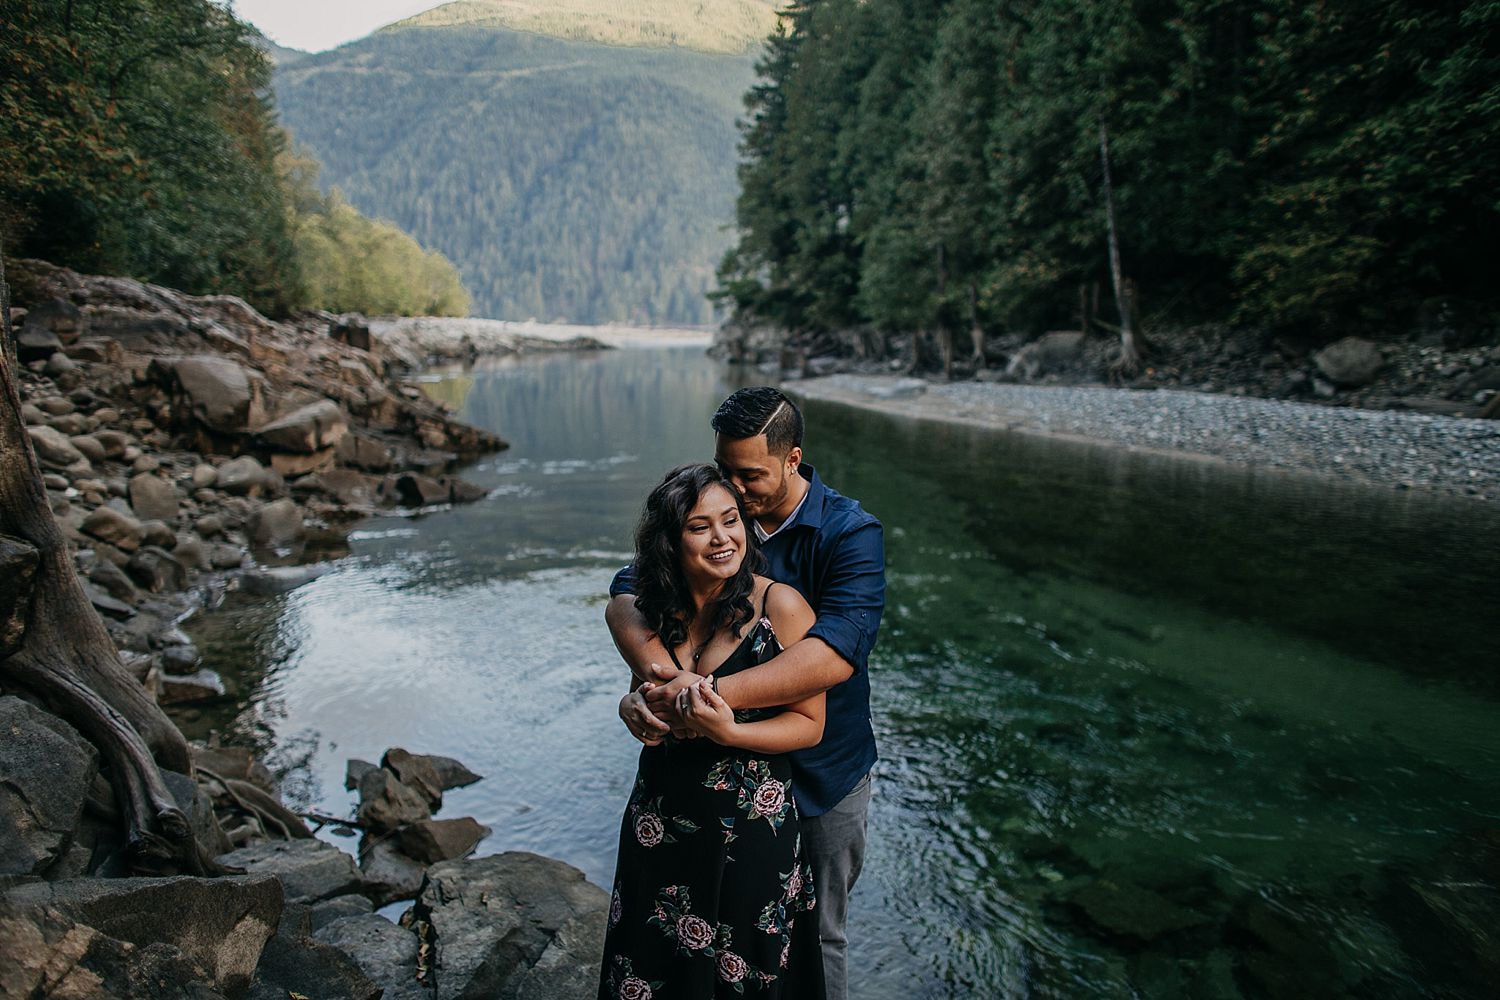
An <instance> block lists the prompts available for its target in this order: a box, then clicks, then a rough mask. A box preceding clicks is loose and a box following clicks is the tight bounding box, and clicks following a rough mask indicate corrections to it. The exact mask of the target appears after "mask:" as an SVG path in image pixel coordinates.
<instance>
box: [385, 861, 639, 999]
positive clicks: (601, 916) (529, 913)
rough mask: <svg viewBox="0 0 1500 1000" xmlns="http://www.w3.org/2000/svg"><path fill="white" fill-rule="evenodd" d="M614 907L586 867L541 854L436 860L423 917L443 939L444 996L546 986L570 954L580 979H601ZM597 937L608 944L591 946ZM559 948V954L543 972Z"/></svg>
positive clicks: (506, 993) (440, 972) (440, 988)
mask: <svg viewBox="0 0 1500 1000" xmlns="http://www.w3.org/2000/svg"><path fill="white" fill-rule="evenodd" d="M608 906H609V896H608V894H607V893H605V891H604V890H603V889H600V888H599V887H598V886H595V885H591V884H589V883H588V882H587V881H585V880H584V877H583V873H582V872H580V871H579V870H578V869H576V868H573V867H572V866H570V865H566V864H563V863H562V862H561V861H554V860H552V859H551V858H544V857H540V856H539V855H535V854H527V853H522V852H510V853H506V854H501V855H497V856H494V857H488V858H477V859H472V860H467V861H445V862H443V863H442V864H440V865H434V866H433V867H431V868H429V869H428V871H427V884H426V885H425V886H424V887H423V889H422V894H421V896H420V897H419V898H418V900H417V905H416V913H415V916H416V918H417V919H420V920H426V921H427V922H428V923H429V924H431V926H432V928H433V931H434V932H435V934H436V936H437V940H438V942H439V951H438V959H437V996H438V998H439V1000H449V998H459V997H480V996H484V997H517V996H519V995H520V993H519V990H520V989H521V987H522V985H523V984H525V983H528V982H533V983H535V986H536V987H537V988H540V987H541V986H543V985H545V982H546V980H547V977H548V974H549V973H551V972H554V971H555V970H556V969H557V967H558V966H559V965H560V964H562V963H563V962H564V959H563V958H562V955H563V954H564V953H566V954H569V955H570V956H571V957H570V959H568V960H570V961H576V963H577V965H578V967H579V968H578V970H577V975H578V976H579V977H580V980H579V981H581V982H583V983H597V982H598V976H599V956H600V954H602V950H603V949H602V935H603V927H604V920H605V913H606V910H607V909H608ZM593 925H597V931H593V930H591V928H592V926H593ZM565 928H567V931H566V932H565V931H564V929H565ZM594 940H598V941H599V943H600V947H599V948H597V949H593V950H586V949H587V948H588V946H589V945H590V944H591V943H592V941H594ZM554 946H557V947H558V948H559V952H557V953H554V954H553V955H552V956H551V957H550V958H548V960H547V962H546V963H545V965H543V968H542V969H540V970H537V966H538V965H539V964H542V959H543V957H544V956H546V955H547V954H548V952H549V950H550V949H552V948H553V947H554ZM575 948H576V949H578V950H579V951H580V952H582V953H580V954H573V949H575ZM533 973H536V975H535V976H533ZM588 992H589V991H588V989H585V993H584V995H587V993H588ZM539 995H545V994H539ZM575 995H576V994H575Z"/></svg>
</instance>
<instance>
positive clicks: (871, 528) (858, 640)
mask: <svg viewBox="0 0 1500 1000" xmlns="http://www.w3.org/2000/svg"><path fill="white" fill-rule="evenodd" d="M813 610H814V611H815V612H817V615H818V620H817V621H816V622H815V623H814V624H813V627H812V628H811V629H810V630H809V631H808V633H807V634H808V635H810V636H817V637H818V638H819V639H822V640H823V641H824V642H826V643H828V645H829V646H831V647H832V648H833V651H834V652H836V653H838V654H839V655H840V656H842V657H843V658H844V659H845V660H847V661H848V662H849V665H850V666H851V667H853V668H854V672H855V673H859V672H860V671H862V670H864V669H865V666H866V661H867V660H868V659H869V656H870V650H871V649H873V648H874V647H875V633H876V632H878V631H879V630H880V615H881V612H882V611H884V610H885V532H884V530H883V529H882V528H881V526H880V522H879V521H876V520H873V519H872V520H870V521H867V522H865V523H864V524H861V525H859V526H858V527H856V528H854V529H853V530H852V531H850V532H849V533H848V534H846V535H844V536H842V537H841V538H839V540H838V542H837V544H836V546H835V548H834V551H833V553H832V554H831V556H830V558H829V568H828V580H827V583H826V584H825V585H824V586H823V593H822V597H821V599H820V600H819V601H818V604H817V606H816V607H815V608H813Z"/></svg>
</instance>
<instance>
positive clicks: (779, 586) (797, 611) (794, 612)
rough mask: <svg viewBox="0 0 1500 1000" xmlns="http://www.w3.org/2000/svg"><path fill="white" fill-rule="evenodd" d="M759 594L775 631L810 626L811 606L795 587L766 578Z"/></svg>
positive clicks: (801, 628)
mask: <svg viewBox="0 0 1500 1000" xmlns="http://www.w3.org/2000/svg"><path fill="white" fill-rule="evenodd" d="M766 588H769V589H766ZM761 595H762V598H761V599H762V602H763V603H764V605H765V609H766V617H767V618H769V619H771V626H772V627H773V628H775V629H776V631H777V632H786V631H788V630H796V631H802V632H805V631H807V630H808V629H809V628H811V627H812V623H813V620H814V615H813V609H812V606H811V605H809V604H808V603H807V601H806V599H804V598H803V596H802V595H801V594H800V593H798V591H797V588H796V587H793V586H792V585H791V584H788V583H777V582H775V581H773V580H766V581H765V586H764V587H763V588H762V590H761Z"/></svg>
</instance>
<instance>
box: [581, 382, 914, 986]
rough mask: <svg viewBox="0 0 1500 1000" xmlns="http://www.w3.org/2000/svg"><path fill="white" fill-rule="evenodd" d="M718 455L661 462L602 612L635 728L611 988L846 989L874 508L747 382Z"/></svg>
mask: <svg viewBox="0 0 1500 1000" xmlns="http://www.w3.org/2000/svg"><path fill="white" fill-rule="evenodd" d="M713 429H714V432H715V446H714V458H715V464H714V465H689V466H683V467H681V468H678V469H674V470H673V471H671V472H669V473H668V474H667V476H666V478H665V479H664V480H663V481H662V483H661V484H660V485H659V486H657V487H656V489H654V490H653V491H652V492H651V495H650V496H649V497H648V498H647V500H646V505H645V510H644V512H643V514H642V516H641V521H640V525H639V527H638V528H637V531H636V540H635V542H636V548H635V553H636V554H635V561H634V562H633V563H632V564H631V565H630V566H629V567H628V568H627V569H625V570H622V571H621V572H620V574H619V575H618V576H616V577H615V581H614V584H613V585H612V586H611V588H610V593H611V600H610V604H609V608H608V611H607V612H606V616H605V617H606V620H607V622H608V624H609V629H610V633H611V635H612V636H613V637H614V640H615V645H616V646H617V647H619V650H620V653H621V655H622V656H623V657H624V659H625V660H626V662H627V663H629V664H630V666H631V670H632V673H633V680H632V685H631V691H630V693H629V694H627V695H626V696H625V697H624V698H623V699H622V700H621V702H620V717H621V719H622V720H623V721H624V722H625V725H626V726H627V727H628V728H629V730H630V732H631V734H632V735H634V736H635V737H636V739H638V740H640V741H641V743H643V744H644V747H643V748H642V750H641V756H640V765H639V768H638V770H637V773H636V781H635V787H634V790H633V791H632V793H631V796H630V800H629V802H628V803H627V805H626V810H625V818H624V822H623V823H622V824H621V830H620V850H619V857H618V860H617V862H616V873H615V880H614V892H613V895H612V897H611V900H610V912H609V924H608V930H607V931H606V936H605V944H604V956H603V967H602V969H601V973H600V984H599V997H600V998H601V1000H617V998H626V1000H648V998H650V1000H677V998H681V1000H707V998H713V997H728V996H735V997H740V996H760V997H767V998H773V997H774V998H780V1000H791V998H798V1000H801V998H807V1000H822V998H824V997H825V996H826V997H828V998H831V1000H844V998H845V997H846V996H847V993H848V986H847V970H846V938H845V931H844V925H845V917H846V914H847V911H848V901H849V891H850V889H852V888H853V886H854V882H855V880H856V879H857V878H858V877H859V872H860V868H861V866H862V864H863V861H864V849H865V821H866V814H867V812H868V808H869V802H870V768H871V766H872V765H873V764H874V763H875V737H874V732H873V730H872V729H871V725H870V683H869V674H868V670H867V661H868V658H869V655H870V649H871V647H872V646H873V645H874V643H875V633H876V630H877V629H878V627H879V625H880V615H881V611H882V609H883V607H884V602H885V556H884V544H883V539H882V532H881V527H880V522H879V521H877V520H875V519H874V518H873V517H871V516H870V515H869V514H867V513H865V511H864V510H863V509H861V508H860V506H859V504H858V503H856V502H855V501H853V500H850V499H848V498H847V497H844V496H841V495H839V494H838V493H836V492H835V491H833V490H831V489H829V488H828V487H827V486H825V485H824V484H823V482H822V480H821V479H820V478H819V476H818V474H817V472H816V471H815V470H814V469H813V468H812V466H810V465H805V464H803V462H802V414H801V412H800V411H799V410H798V409H797V407H796V405H795V404H794V403H792V402H791V400H789V399H787V398H786V396H784V395H783V394H782V393H781V392H780V391H778V390H776V389H773V388H768V387H753V388H748V389H741V390H739V391H738V392H736V393H734V394H733V395H731V396H730V397H729V398H728V399H726V400H725V401H724V402H723V404H722V405H721V406H720V407H719V409H718V411H717V412H716V413H715V414H714V417H713Z"/></svg>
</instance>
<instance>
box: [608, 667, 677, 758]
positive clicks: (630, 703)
mask: <svg viewBox="0 0 1500 1000" xmlns="http://www.w3.org/2000/svg"><path fill="white" fill-rule="evenodd" d="M654 687H656V685H655V684H650V683H647V684H642V685H641V686H640V687H638V688H636V689H635V690H634V691H632V692H630V693H629V694H627V695H626V696H625V697H623V698H621V699H620V721H621V722H623V723H625V728H626V729H628V730H630V735H631V736H634V737H635V738H636V739H638V740H640V741H641V742H642V743H644V744H646V746H648V747H654V746H656V745H657V744H658V743H660V742H661V741H662V740H664V739H666V736H667V733H668V732H670V731H671V728H672V727H671V726H669V725H667V723H665V722H663V721H662V720H661V719H658V718H657V717H656V716H655V715H653V714H652V712H651V708H650V707H649V706H648V705H647V703H646V695H647V694H649V693H650V692H651V689H652V688H654Z"/></svg>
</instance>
